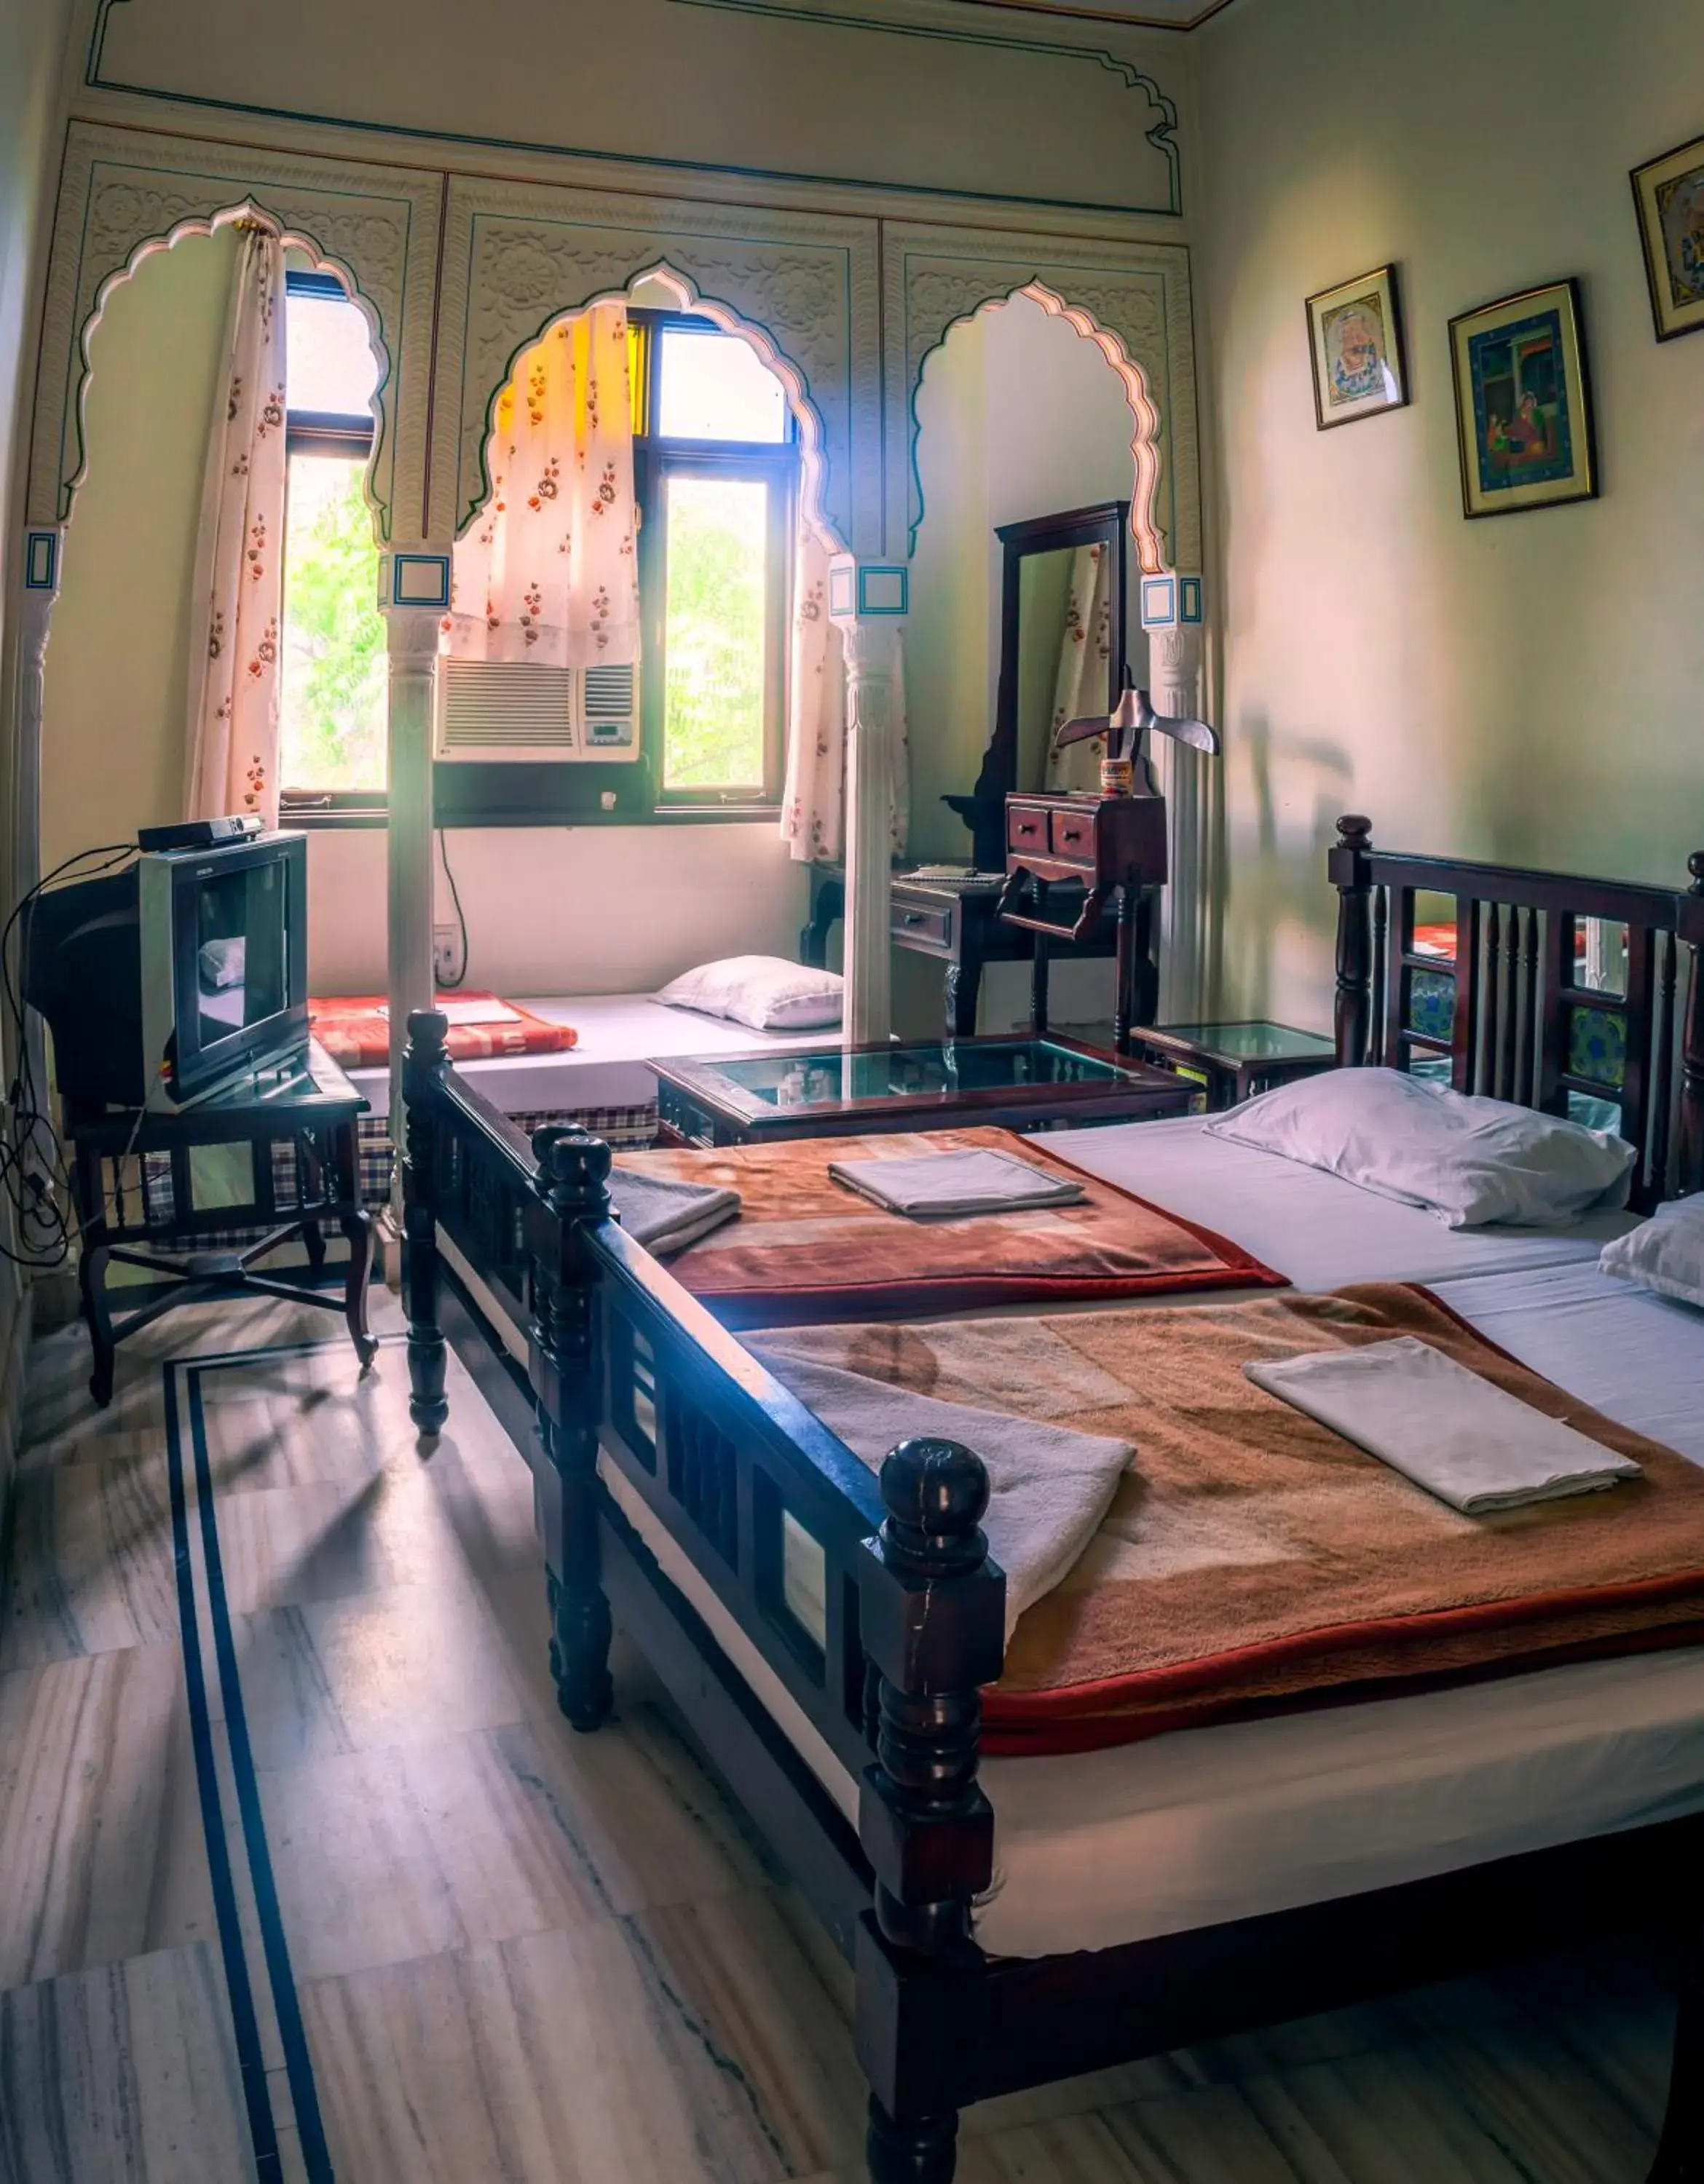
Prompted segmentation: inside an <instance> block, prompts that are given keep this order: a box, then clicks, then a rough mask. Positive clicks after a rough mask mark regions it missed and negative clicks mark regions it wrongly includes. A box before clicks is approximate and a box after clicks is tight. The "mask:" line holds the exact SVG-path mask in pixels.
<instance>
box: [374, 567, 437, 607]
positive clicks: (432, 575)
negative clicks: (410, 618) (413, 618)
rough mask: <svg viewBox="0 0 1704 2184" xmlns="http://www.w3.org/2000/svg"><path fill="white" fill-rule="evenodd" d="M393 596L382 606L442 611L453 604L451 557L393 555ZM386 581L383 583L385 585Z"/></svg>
mask: <svg viewBox="0 0 1704 2184" xmlns="http://www.w3.org/2000/svg"><path fill="white" fill-rule="evenodd" d="M390 562H391V577H390V585H391V596H390V599H389V601H388V602H387V601H385V599H383V597H381V599H380V601H379V604H381V605H382V606H383V605H384V604H390V605H393V606H399V607H438V608H440V609H441V608H444V607H447V606H448V605H449V604H450V556H449V555H448V554H392V555H391V556H390ZM380 582H381V585H383V578H381V579H380Z"/></svg>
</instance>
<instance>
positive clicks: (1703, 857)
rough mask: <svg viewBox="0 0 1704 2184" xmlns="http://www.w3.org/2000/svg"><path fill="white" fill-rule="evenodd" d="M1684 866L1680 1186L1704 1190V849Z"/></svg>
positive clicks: (1695, 851)
mask: <svg viewBox="0 0 1704 2184" xmlns="http://www.w3.org/2000/svg"><path fill="white" fill-rule="evenodd" d="M1686 869H1687V871H1688V872H1690V873H1691V875H1692V885H1691V887H1690V889H1688V891H1687V893H1686V894H1685V895H1684V898H1683V899H1682V901H1681V904H1680V916H1679V921H1678V925H1679V931H1678V935H1677V937H1678V939H1679V940H1680V941H1681V942H1682V943H1683V944H1684V945H1685V946H1686V947H1687V948H1689V949H1690V950H1691V956H1692V961H1691V964H1690V968H1689V970H1688V972H1687V977H1686V1015H1685V1018H1684V1025H1683V1028H1682V1031H1681V1037H1680V1188H1681V1190H1683V1191H1692V1190H1704V850H1694V851H1693V853H1692V855H1690V857H1689V858H1688V859H1687V861H1686ZM1659 1180H1660V1178H1659Z"/></svg>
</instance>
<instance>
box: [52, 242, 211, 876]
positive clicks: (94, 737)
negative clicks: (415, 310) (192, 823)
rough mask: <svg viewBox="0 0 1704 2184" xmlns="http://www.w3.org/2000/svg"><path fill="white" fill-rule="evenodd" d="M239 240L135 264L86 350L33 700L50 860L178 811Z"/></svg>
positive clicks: (195, 245)
mask: <svg viewBox="0 0 1704 2184" xmlns="http://www.w3.org/2000/svg"><path fill="white" fill-rule="evenodd" d="M236 253H237V231H236V230H235V229H234V228H230V227H227V228H223V229H221V231H219V232H218V233H217V234H215V235H211V236H186V237H184V239H183V240H182V242H176V243H174V244H173V245H172V247H171V248H170V249H169V250H161V251H156V252H155V253H154V255H153V256H152V257H149V258H146V259H143V261H142V265H140V267H139V268H138V269H137V272H136V274H135V275H134V276H133V277H132V278H131V280H129V281H126V282H125V283H124V284H123V285H122V286H121V287H118V288H117V289H115V291H114V292H113V295H112V298H111V300H110V301H109V304H108V305H107V308H106V310H105V312H104V313H103V315H102V318H101V321H100V324H99V325H98V326H97V327H96V328H95V331H94V333H93V336H92V339H91V342H90V345H89V357H90V363H91V366H92V370H91V375H90V379H89V387H88V394H87V404H86V407H85V411H84V415H85V418H86V420H87V448H88V458H89V460H88V473H87V476H86V477H85V479H84V481H83V483H82V484H81V487H79V488H78V490H77V496H76V499H75V502H74V503H73V504H72V509H71V521H70V525H69V526H68V527H67V531H66V535H65V573H64V584H63V586H62V588H61V590H60V593H59V604H57V605H56V606H55V608H54V609H53V628H52V634H51V636H50V637H49V639H48V643H47V682H46V688H45V691H44V693H43V700H42V861H43V862H44V864H47V865H53V864H55V863H57V862H58V861H59V859H60V858H61V857H65V856H69V855H70V854H71V853H72V852H73V851H74V850H82V849H87V848H89V847H90V846H92V844H96V843H100V842H122V841H126V840H127V839H129V838H131V837H132V836H133V835H134V834H135V833H136V830H137V827H147V826H155V825H160V824H164V823H165V822H170V821H171V820H174V819H177V818H181V817H182V810H183V750H184V725H183V724H184V714H185V709H186V706H187V677H188V665H189V660H188V641H189V626H190V614H189V593H190V587H191V584H192V583H193V578H194V569H195V535H196V529H197V525H198V520H199V515H200V500H201V473H202V467H203V465H204V462H205V460H206V454H207V427H208V419H209V417H210V414H211V409H212V403H213V387H214V380H215V376H216V373H217V369H218V360H219V346H220V341H221V331H222V329H223V326H224V324H225V318H226V310H227V309H228V307H229V301H230V294H231V272H232V265H234V263H235V261H236Z"/></svg>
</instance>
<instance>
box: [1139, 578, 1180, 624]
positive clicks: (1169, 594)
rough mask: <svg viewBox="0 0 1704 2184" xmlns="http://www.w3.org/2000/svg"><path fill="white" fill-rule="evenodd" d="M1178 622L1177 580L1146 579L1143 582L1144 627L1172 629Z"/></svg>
mask: <svg viewBox="0 0 1704 2184" xmlns="http://www.w3.org/2000/svg"><path fill="white" fill-rule="evenodd" d="M1176 620H1177V579H1176V577H1143V580H1142V626H1143V628H1144V629H1170V627H1171V626H1172V624H1173V623H1174V622H1175V621H1176Z"/></svg>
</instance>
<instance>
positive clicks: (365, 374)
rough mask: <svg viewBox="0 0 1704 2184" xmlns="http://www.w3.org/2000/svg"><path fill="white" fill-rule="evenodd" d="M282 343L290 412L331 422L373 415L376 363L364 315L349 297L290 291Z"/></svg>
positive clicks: (376, 374)
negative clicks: (299, 411)
mask: <svg viewBox="0 0 1704 2184" xmlns="http://www.w3.org/2000/svg"><path fill="white" fill-rule="evenodd" d="M284 337H285V359H286V370H287V371H288V379H289V393H288V404H289V407H290V408H291V409H299V410H306V411H308V412H310V414H313V415H320V416H332V417H361V416H368V415H371V414H372V398H373V395H374V393H376V391H377V387H378V360H377V358H376V357H375V356H374V354H373V353H372V337H371V335H370V333H369V331H368V327H367V322H366V315H365V314H364V313H363V312H362V311H361V310H360V309H359V307H358V306H357V305H355V304H352V303H351V302H350V301H349V298H348V297H346V296H331V295H324V294H321V293H320V292H317V291H315V290H309V291H307V292H303V291H302V290H301V289H299V288H292V289H289V290H288V291H287V292H286V294H285V298H284Z"/></svg>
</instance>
